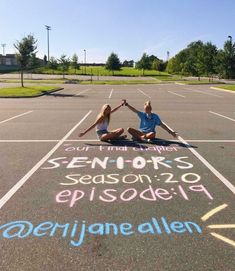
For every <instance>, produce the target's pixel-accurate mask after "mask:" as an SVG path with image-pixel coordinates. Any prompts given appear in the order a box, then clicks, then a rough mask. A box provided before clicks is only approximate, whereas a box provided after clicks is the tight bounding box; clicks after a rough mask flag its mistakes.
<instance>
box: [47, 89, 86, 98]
mask: <svg viewBox="0 0 235 271" xmlns="http://www.w3.org/2000/svg"><path fill="white" fill-rule="evenodd" d="M43 94H44V95H45V96H52V97H62V98H67V97H73V98H83V97H85V96H84V95H74V94H63V93H50V92H47V91H43Z"/></svg>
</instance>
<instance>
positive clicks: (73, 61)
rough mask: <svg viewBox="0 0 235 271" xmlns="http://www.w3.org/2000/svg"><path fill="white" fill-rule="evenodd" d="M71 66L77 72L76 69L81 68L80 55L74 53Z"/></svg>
mask: <svg viewBox="0 0 235 271" xmlns="http://www.w3.org/2000/svg"><path fill="white" fill-rule="evenodd" d="M71 66H72V68H73V69H74V73H75V74H76V70H79V69H80V65H79V64H78V56H77V54H73V56H72V58H71Z"/></svg>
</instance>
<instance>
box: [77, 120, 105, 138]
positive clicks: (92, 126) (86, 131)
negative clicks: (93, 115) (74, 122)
mask: <svg viewBox="0 0 235 271" xmlns="http://www.w3.org/2000/svg"><path fill="white" fill-rule="evenodd" d="M102 120H103V117H102V116H101V117H100V118H98V119H97V120H96V121H95V122H94V123H93V124H92V125H91V126H90V127H89V128H87V129H86V130H85V131H84V132H82V133H80V134H78V136H79V137H82V136H84V135H85V134H86V133H88V132H89V131H90V130H92V129H93V128H94V127H95V126H96V125H97V124H98V123H99V122H101V121H102Z"/></svg>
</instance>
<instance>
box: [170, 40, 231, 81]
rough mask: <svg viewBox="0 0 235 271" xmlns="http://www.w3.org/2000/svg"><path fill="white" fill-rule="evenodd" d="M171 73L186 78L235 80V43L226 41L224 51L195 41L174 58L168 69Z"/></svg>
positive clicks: (207, 43) (209, 44)
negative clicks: (216, 77) (203, 77)
mask: <svg viewBox="0 0 235 271" xmlns="http://www.w3.org/2000/svg"><path fill="white" fill-rule="evenodd" d="M166 70H167V71H168V72H169V73H173V74H180V75H185V76H196V77H198V78H199V80H200V77H201V76H206V77H209V78H210V77H213V76H218V77H219V78H225V79H234V78H235V43H233V42H232V38H231V37H230V38H229V40H227V41H225V43H224V47H223V49H218V48H217V47H216V45H214V44H212V43H211V42H205V43H203V42H202V41H200V40H199V41H195V42H192V43H190V44H189V45H188V46H187V48H185V49H183V50H181V51H180V52H179V53H178V54H177V55H175V56H174V57H172V58H171V59H170V60H169V62H168V64H167V67H166Z"/></svg>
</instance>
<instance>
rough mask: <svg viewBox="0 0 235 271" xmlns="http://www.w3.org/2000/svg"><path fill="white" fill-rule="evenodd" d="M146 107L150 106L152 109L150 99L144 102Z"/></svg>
mask: <svg viewBox="0 0 235 271" xmlns="http://www.w3.org/2000/svg"><path fill="white" fill-rule="evenodd" d="M144 108H149V109H150V110H151V111H152V106H151V102H150V101H146V102H145V103H144Z"/></svg>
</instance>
